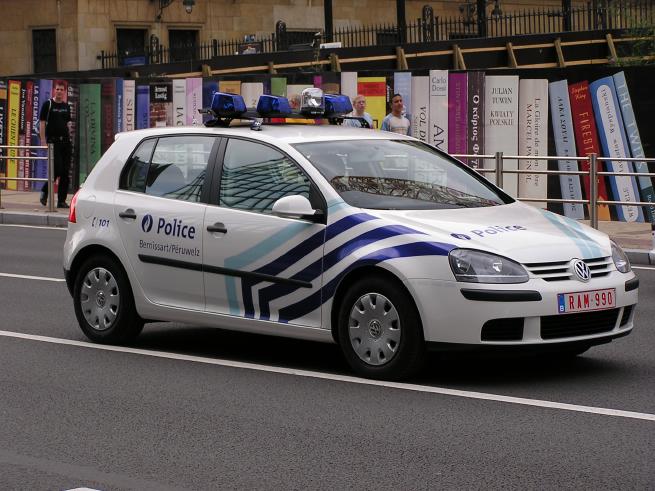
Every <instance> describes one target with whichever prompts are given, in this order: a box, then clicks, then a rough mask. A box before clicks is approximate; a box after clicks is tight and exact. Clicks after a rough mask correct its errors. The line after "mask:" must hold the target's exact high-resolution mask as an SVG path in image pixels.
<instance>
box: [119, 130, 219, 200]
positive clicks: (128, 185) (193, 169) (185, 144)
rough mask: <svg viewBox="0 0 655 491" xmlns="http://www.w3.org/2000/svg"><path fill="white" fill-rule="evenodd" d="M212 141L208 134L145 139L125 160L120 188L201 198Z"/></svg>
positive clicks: (153, 194) (179, 197)
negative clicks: (126, 161) (125, 164)
mask: <svg viewBox="0 0 655 491" xmlns="http://www.w3.org/2000/svg"><path fill="white" fill-rule="evenodd" d="M214 140H215V139H214V137H211V136H169V137H162V138H159V139H157V140H155V139H150V140H146V141H144V142H143V143H141V145H139V147H138V148H137V150H136V151H135V152H134V153H133V154H132V157H130V160H129V161H128V163H127V166H126V169H125V172H124V173H123V177H122V179H121V189H126V190H129V191H136V192H140V193H145V194H148V195H151V196H161V197H164V198H171V199H177V200H182V201H193V202H197V201H200V196H201V193H202V189H203V186H204V184H205V176H206V172H207V165H208V163H209V156H210V154H211V150H212V146H213V144H214Z"/></svg>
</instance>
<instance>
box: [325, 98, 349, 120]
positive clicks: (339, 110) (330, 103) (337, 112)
mask: <svg viewBox="0 0 655 491" xmlns="http://www.w3.org/2000/svg"><path fill="white" fill-rule="evenodd" d="M323 98H324V100H325V116H326V117H328V116H344V115H346V114H348V113H350V112H352V110H353V105H352V104H351V103H350V97H348V96H347V95H342V94H325V96H324V97H323Z"/></svg>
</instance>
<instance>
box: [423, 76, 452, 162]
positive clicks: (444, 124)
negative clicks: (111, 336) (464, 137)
mask: <svg viewBox="0 0 655 491" xmlns="http://www.w3.org/2000/svg"><path fill="white" fill-rule="evenodd" d="M428 143H429V144H430V145H434V146H435V147H437V148H438V149H439V150H442V151H444V152H448V70H430V131H429V134H428Z"/></svg>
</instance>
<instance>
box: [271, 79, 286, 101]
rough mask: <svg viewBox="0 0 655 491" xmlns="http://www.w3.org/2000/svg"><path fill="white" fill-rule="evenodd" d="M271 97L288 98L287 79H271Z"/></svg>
mask: <svg viewBox="0 0 655 491" xmlns="http://www.w3.org/2000/svg"><path fill="white" fill-rule="evenodd" d="M271 95H277V96H282V97H286V96H287V79H286V78H284V77H271Z"/></svg>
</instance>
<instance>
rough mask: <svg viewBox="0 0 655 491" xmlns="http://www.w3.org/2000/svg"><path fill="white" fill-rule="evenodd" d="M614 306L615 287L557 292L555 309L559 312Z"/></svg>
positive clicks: (601, 308)
mask: <svg viewBox="0 0 655 491" xmlns="http://www.w3.org/2000/svg"><path fill="white" fill-rule="evenodd" d="M614 307H616V289H615V288H607V289H606V290H590V291H587V292H574V293H558V294H557V311H558V312H559V313H560V314H569V313H571V312H589V311H591V310H604V309H611V308H614Z"/></svg>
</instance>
